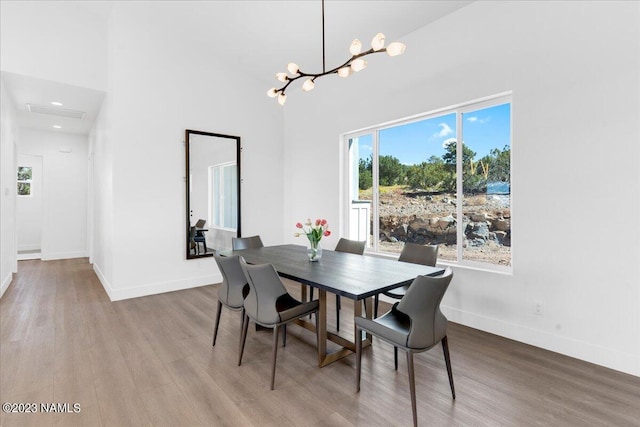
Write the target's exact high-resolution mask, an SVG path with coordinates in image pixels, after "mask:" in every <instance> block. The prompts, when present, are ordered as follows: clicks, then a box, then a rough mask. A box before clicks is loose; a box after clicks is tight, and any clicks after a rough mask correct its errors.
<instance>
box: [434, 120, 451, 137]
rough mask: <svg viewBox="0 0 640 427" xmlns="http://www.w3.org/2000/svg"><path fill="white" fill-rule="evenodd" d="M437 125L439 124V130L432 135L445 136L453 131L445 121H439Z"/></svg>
mask: <svg viewBox="0 0 640 427" xmlns="http://www.w3.org/2000/svg"><path fill="white" fill-rule="evenodd" d="M438 126H440V132H438V133H435V134H434V135H433V136H436V137H440V138H444V137H445V136H447V135H451V134H452V133H453V129H451V128H450V127H449V125H448V124H446V123H439V124H438Z"/></svg>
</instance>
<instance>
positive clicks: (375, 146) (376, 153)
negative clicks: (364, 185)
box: [371, 129, 380, 252]
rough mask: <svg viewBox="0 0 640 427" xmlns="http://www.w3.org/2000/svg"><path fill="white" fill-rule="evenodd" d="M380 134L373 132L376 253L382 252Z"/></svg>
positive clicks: (373, 226)
mask: <svg viewBox="0 0 640 427" xmlns="http://www.w3.org/2000/svg"><path fill="white" fill-rule="evenodd" d="M378 133H379V131H378V130H377V129H376V130H375V131H374V132H373V135H372V139H373V142H372V144H371V145H372V148H373V150H372V151H373V156H372V157H373V158H372V170H373V176H372V178H373V191H372V192H371V193H372V196H373V197H372V199H373V200H372V202H373V206H372V208H373V209H372V211H373V214H372V218H373V224H372V230H371V237H372V240H373V242H372V243H373V251H374V252H378V251H379V250H380V245H379V244H378V240H379V238H380V217H379V216H378V215H379V210H378V203H379V201H380V196H379V194H378V192H379V191H380V187H379V182H380V180H379V176H378V173H379V169H378V166H379V162H378V157H379V153H380V146H379V138H378Z"/></svg>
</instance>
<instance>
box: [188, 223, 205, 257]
mask: <svg viewBox="0 0 640 427" xmlns="http://www.w3.org/2000/svg"><path fill="white" fill-rule="evenodd" d="M189 237H190V240H191V249H192V250H194V251H195V254H196V255H198V254H200V243H202V245H203V247H204V252H203V253H205V254H206V253H207V240H206V239H205V237H204V233H202V232H200V233H198V231H197V228H196V227H195V226H193V227H191V228H190V230H189Z"/></svg>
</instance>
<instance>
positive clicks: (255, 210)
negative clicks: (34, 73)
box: [94, 3, 283, 299]
mask: <svg viewBox="0 0 640 427" xmlns="http://www.w3.org/2000/svg"><path fill="white" fill-rule="evenodd" d="M163 10H164V11H165V12H166V13H171V10H170V8H169V9H159V10H158V11H157V13H155V12H154V14H152V15H151V14H149V13H148V9H147V6H146V5H145V4H141V3H127V4H117V5H115V6H114V9H113V11H112V16H111V21H110V27H109V43H108V52H109V54H108V93H109V95H108V96H107V99H106V100H105V104H104V105H103V108H102V111H101V113H100V120H99V121H100V123H99V126H98V127H97V132H96V138H97V140H100V137H99V136H98V135H99V134H101V135H103V136H104V141H102V142H99V143H98V144H97V148H98V150H96V151H95V153H94V155H95V157H94V162H95V165H96V176H97V175H98V174H104V176H101V177H100V178H99V179H100V180H102V181H103V183H102V184H100V189H99V190H97V191H98V192H99V194H97V195H96V197H97V198H98V199H100V200H102V202H104V203H105V204H106V203H109V199H110V198H112V201H111V209H112V212H113V216H112V218H102V219H99V218H97V216H96V224H95V227H96V233H101V234H102V235H103V236H109V237H108V238H110V239H112V240H111V243H110V244H109V243H106V242H104V243H103V242H98V240H97V239H96V245H100V246H101V247H96V248H95V249H96V256H95V260H94V268H96V269H97V271H100V272H102V274H101V275H100V273H99V275H100V276H101V279H102V280H103V284H104V286H105V289H106V290H107V292H108V293H109V296H110V297H111V299H122V298H129V297H134V296H140V295H146V294H152V293H158V292H164V291H169V290H176V289H182V288H186V287H191V286H199V285H204V284H209V283H215V282H217V281H219V280H220V275H219V272H218V270H217V268H216V266H215V261H214V260H213V259H211V258H209V259H201V260H189V261H187V260H186V259H185V241H186V235H185V224H184V222H185V209H186V208H185V194H184V191H185V190H184V189H185V186H184V179H185V170H184V146H183V140H184V130H185V129H187V128H188V129H196V130H202V131H209V132H216V133H225V134H231V135H239V136H240V137H241V138H242V145H243V147H244V150H243V155H242V177H243V184H242V192H243V195H242V202H243V206H242V228H243V234H245V235H250V234H258V233H259V234H261V235H262V237H263V240H264V241H265V244H275V243H281V241H282V235H283V229H282V216H283V210H282V209H283V199H282V181H283V177H282V170H283V163H282V157H283V155H282V154H283V146H282V143H283V142H282V141H283V135H282V120H283V112H282V110H280V109H278V108H273V103H272V102H271V101H273V100H271V99H269V98H267V97H266V96H264V88H263V87H262V86H261V85H259V84H258V83H257V82H255V81H254V80H253V79H251V78H247V77H245V76H243V75H242V74H241V73H238V72H237V71H236V70H231V69H230V68H229V66H228V65H227V64H225V63H222V62H220V61H217V59H216V57H215V56H214V55H209V54H206V52H203V51H202V50H201V49H200V45H199V44H198V43H197V41H194V42H193V43H192V42H189V41H188V40H184V39H183V38H181V35H180V34H174V33H172V28H171V27H169V28H167V26H166V25H162V24H159V23H158V21H156V17H158V16H160V15H161V14H162V13H163V12H162V11H163ZM165 18H166V17H165ZM101 147H102V149H103V150H104V149H106V150H109V152H108V153H106V154H103V153H100V148H101ZM101 156H106V157H109V156H111V158H101ZM105 208H107V209H108V206H105ZM97 209H99V208H98V206H96V210H97ZM96 215H97V214H96ZM143 222H144V225H142V223H143ZM103 263H104V264H107V263H111V264H110V265H111V267H110V272H105V270H107V269H109V267H106V266H105V265H103Z"/></svg>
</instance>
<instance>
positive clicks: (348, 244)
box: [309, 237, 366, 331]
mask: <svg viewBox="0 0 640 427" xmlns="http://www.w3.org/2000/svg"><path fill="white" fill-rule="evenodd" d="M365 244H366V242H360V241H357V240H349V239H345V238H344V237H341V238H340V240H338V244H337V245H336V248H335V249H334V250H335V251H336V252H348V253H350V254H356V255H362V254H364V246H365ZM309 295H310V299H313V287H311V291H310V292H309ZM340 308H341V302H340V295H336V330H338V331H339V330H340Z"/></svg>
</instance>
